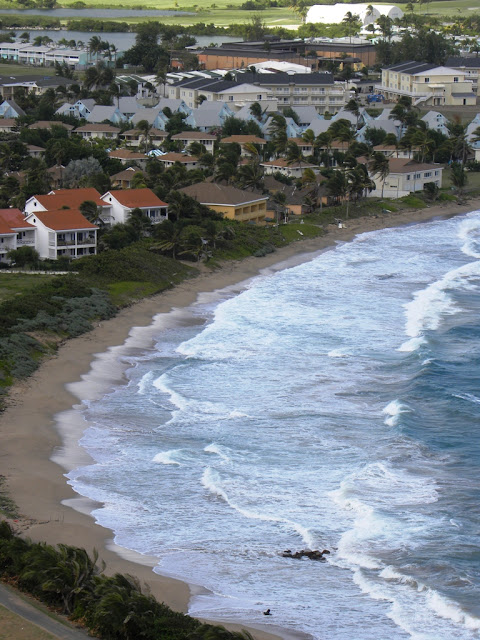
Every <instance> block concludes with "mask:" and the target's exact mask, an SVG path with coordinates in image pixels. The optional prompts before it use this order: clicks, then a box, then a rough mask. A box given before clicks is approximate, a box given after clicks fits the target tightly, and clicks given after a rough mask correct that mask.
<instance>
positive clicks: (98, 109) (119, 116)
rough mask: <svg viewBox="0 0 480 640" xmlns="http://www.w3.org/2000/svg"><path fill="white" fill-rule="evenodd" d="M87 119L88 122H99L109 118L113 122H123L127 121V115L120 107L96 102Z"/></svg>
mask: <svg viewBox="0 0 480 640" xmlns="http://www.w3.org/2000/svg"><path fill="white" fill-rule="evenodd" d="M86 119H87V121H88V122H93V123H97V124H98V123H100V122H104V121H105V120H109V121H110V122H112V123H113V124H121V123H122V122H126V121H127V117H126V116H125V115H124V114H123V113H121V111H120V109H119V108H118V107H115V106H113V107H108V106H104V105H101V104H96V105H95V106H94V107H93V109H92V111H91V112H90V113H89V114H88V115H87V118H86Z"/></svg>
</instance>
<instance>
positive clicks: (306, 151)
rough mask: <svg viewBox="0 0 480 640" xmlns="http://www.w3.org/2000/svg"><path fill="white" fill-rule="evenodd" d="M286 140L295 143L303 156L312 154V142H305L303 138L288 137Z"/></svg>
mask: <svg viewBox="0 0 480 640" xmlns="http://www.w3.org/2000/svg"><path fill="white" fill-rule="evenodd" d="M288 141H289V142H293V143H295V144H296V145H297V147H298V148H299V149H300V151H301V152H302V155H303V156H311V155H313V144H311V143H310V142H305V140H304V139H303V138H289V139H288Z"/></svg>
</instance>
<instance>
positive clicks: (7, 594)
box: [0, 584, 91, 640]
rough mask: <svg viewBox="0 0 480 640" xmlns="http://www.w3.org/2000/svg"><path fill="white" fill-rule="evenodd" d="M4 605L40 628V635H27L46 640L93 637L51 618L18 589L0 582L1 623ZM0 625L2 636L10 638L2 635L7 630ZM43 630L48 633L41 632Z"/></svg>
mask: <svg viewBox="0 0 480 640" xmlns="http://www.w3.org/2000/svg"><path fill="white" fill-rule="evenodd" d="M2 607H4V608H5V609H8V610H9V611H11V612H12V613H14V614H16V615H17V616H20V618H22V619H23V620H27V621H28V622H30V623H32V624H33V625H35V626H36V627H38V628H39V634H38V636H37V635H26V636H25V637H31V638H32V639H33V638H39V639H40V638H42V640H43V638H45V640H50V638H52V639H56V638H58V639H59V640H85V639H86V638H89V637H91V636H89V635H88V634H87V633H86V632H84V631H81V630H80V629H73V628H71V627H69V626H67V624H66V623H65V624H63V623H62V622H60V621H58V620H55V619H54V618H51V617H50V616H49V615H48V614H47V613H44V612H43V611H42V610H41V609H40V608H37V607H36V606H34V605H33V604H30V603H29V602H28V601H27V600H26V599H24V597H22V596H21V595H20V594H18V593H17V592H16V591H14V590H13V589H11V588H10V587H7V586H5V585H3V584H0V623H1V620H2V617H3V616H4V609H3V608H2ZM0 627H2V632H1V633H0V638H8V637H9V636H8V635H6V636H4V635H2V634H3V632H5V629H4V625H3V624H0ZM17 631H18V630H17ZM42 631H44V632H47V633H41V632H42ZM18 637H20V636H19V635H18V634H15V635H12V636H11V638H18Z"/></svg>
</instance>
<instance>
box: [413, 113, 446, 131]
mask: <svg viewBox="0 0 480 640" xmlns="http://www.w3.org/2000/svg"><path fill="white" fill-rule="evenodd" d="M420 119H421V120H423V122H425V124H426V125H427V127H428V128H429V129H433V130H435V131H439V132H440V133H442V134H443V135H444V136H447V137H448V136H449V132H448V127H447V125H448V119H447V118H446V117H445V116H444V115H443V113H439V112H438V111H428V112H427V113H426V114H425V115H424V116H422V117H421V118H420Z"/></svg>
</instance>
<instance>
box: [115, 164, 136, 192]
mask: <svg viewBox="0 0 480 640" xmlns="http://www.w3.org/2000/svg"><path fill="white" fill-rule="evenodd" d="M137 175H140V176H143V173H142V172H141V171H140V170H139V169H134V168H133V167H128V169H124V170H123V171H119V172H118V173H115V174H114V175H113V176H110V182H111V183H112V186H113V187H118V188H120V189H131V188H132V181H133V178H134V176H137Z"/></svg>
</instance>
